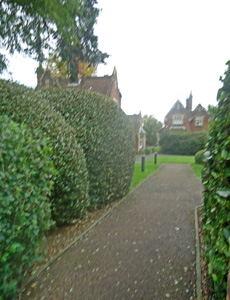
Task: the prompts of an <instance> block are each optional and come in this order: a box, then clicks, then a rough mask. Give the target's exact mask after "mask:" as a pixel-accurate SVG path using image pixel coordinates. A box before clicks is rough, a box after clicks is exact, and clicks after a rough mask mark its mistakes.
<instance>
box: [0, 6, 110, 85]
mask: <svg viewBox="0 0 230 300" xmlns="http://www.w3.org/2000/svg"><path fill="white" fill-rule="evenodd" d="M96 4H97V1H96V0H85V1H83V0H68V1H67V0H64V1H63V0H46V1H44V0H36V1H30V0H2V1H1V2H0V19H1V24H0V47H1V48H3V47H6V49H8V50H9V52H10V53H11V54H12V53H14V51H19V52H21V51H23V52H25V53H27V54H30V55H32V56H33V57H34V58H35V59H36V60H38V61H39V63H42V62H43V61H44V60H45V50H46V49H56V50H57V49H58V51H57V53H58V56H60V57H61V58H62V59H63V61H66V62H67V65H68V73H69V75H70V77H71V78H72V79H73V80H74V79H76V78H77V69H76V60H78V59H79V60H81V61H83V60H86V61H87V62H89V63H90V64H91V65H93V66H96V65H97V64H99V63H104V61H105V59H106V58H107V57H108V55H107V54H106V53H102V52H101V51H100V50H99V49H98V39H97V37H96V36H95V35H94V28H93V27H94V24H95V23H96V20H97V17H98V14H99V9H98V8H96V7H95V5H96ZM5 68H6V63H5V60H4V55H3V54H0V72H2V71H3V70H4V69H5Z"/></svg>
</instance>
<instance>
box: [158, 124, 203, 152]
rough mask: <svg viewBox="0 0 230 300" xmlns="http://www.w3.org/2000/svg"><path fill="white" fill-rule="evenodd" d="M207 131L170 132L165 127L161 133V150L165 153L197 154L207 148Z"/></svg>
mask: <svg viewBox="0 0 230 300" xmlns="http://www.w3.org/2000/svg"><path fill="white" fill-rule="evenodd" d="M206 140H207V132H180V133H177V132H170V131H169V130H168V129H164V130H163V131H162V132H161V135H160V142H159V144H160V146H161V152H162V153H165V154H177V155H195V154H196V153H197V152H198V151H200V150H202V149H204V148H205V143H206Z"/></svg>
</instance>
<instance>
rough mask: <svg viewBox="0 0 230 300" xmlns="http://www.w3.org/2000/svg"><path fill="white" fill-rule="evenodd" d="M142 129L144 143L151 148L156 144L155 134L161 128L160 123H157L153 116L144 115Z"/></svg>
mask: <svg viewBox="0 0 230 300" xmlns="http://www.w3.org/2000/svg"><path fill="white" fill-rule="evenodd" d="M143 127H144V130H145V131H146V143H147V145H148V146H153V145H155V144H156V142H157V132H158V131H159V130H160V129H161V128H162V123H161V122H159V121H157V119H155V118H154V117H153V116H147V115H145V116H144V117H143Z"/></svg>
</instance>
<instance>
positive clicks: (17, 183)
mask: <svg viewBox="0 0 230 300" xmlns="http://www.w3.org/2000/svg"><path fill="white" fill-rule="evenodd" d="M50 153H51V150H50V148H49V146H48V145H47V139H45V138H41V137H39V136H38V133H36V134H35V133H33V134H32V133H31V132H30V131H29V130H28V129H27V128H26V127H25V126H23V125H21V126H19V125H17V124H16V123H15V122H13V121H10V119H9V118H8V117H6V116H0V253H1V255H0V295H3V297H4V298H5V299H13V298H14V297H15V296H16V294H17V288H18V286H19V284H20V283H21V282H22V280H23V279H24V278H25V276H26V274H27V270H28V268H29V267H30V266H31V265H32V264H33V263H34V262H35V261H36V260H37V259H38V258H39V255H40V254H41V253H38V251H37V250H38V248H39V246H41V244H42V243H43V236H44V232H45V231H46V230H47V229H49V227H50V225H51V210H50V204H49V202H48V196H49V195H50V190H51V187H52V184H53V175H54V172H55V169H54V166H53V163H52V162H51V159H50ZM0 298H1V297H0Z"/></svg>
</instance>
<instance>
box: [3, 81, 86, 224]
mask: <svg viewBox="0 0 230 300" xmlns="http://www.w3.org/2000/svg"><path fill="white" fill-rule="evenodd" d="M0 101H1V102H0V113H7V114H8V115H10V116H11V117H12V118H13V119H14V120H15V121H18V122H23V123H25V124H27V125H28V126H29V127H30V128H32V129H41V130H42V131H43V132H44V134H45V135H46V136H48V137H49V138H50V144H51V147H52V149H53V153H52V160H53V162H54V165H55V167H56V169H57V171H58V175H57V178H56V180H55V184H54V190H53V193H52V196H51V199H50V200H51V203H52V215H53V218H54V219H55V220H56V221H57V222H58V223H71V222H72V221H73V220H74V219H76V218H78V217H80V216H82V215H83V214H84V212H85V210H86V209H87V207H88V205H89V203H88V172H87V169H86V161H85V156H84V153H83V150H82V148H81V147H80V146H79V144H78V143H77V140H76V138H75V135H76V134H75V131H74V129H73V128H71V127H70V125H69V124H68V122H66V120H65V118H63V117H62V116H61V114H60V113H59V112H57V111H56V110H55V109H54V108H53V107H52V105H51V104H50V103H49V102H48V101H46V99H45V95H39V94H36V93H35V92H34V90H32V89H28V88H26V87H23V86H21V85H18V84H15V83H11V82H8V81H4V80H0Z"/></svg>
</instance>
